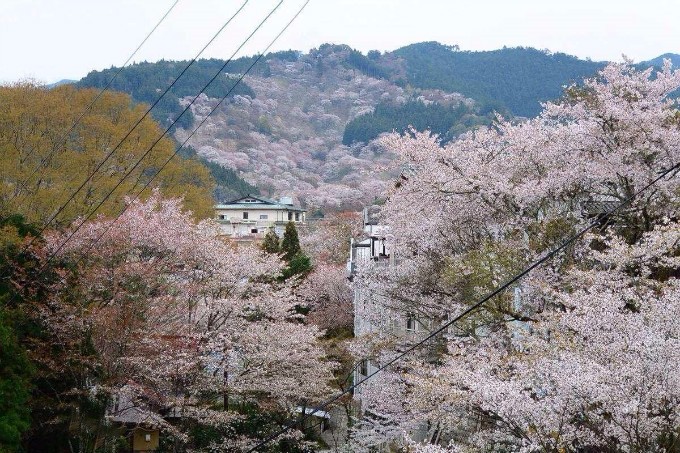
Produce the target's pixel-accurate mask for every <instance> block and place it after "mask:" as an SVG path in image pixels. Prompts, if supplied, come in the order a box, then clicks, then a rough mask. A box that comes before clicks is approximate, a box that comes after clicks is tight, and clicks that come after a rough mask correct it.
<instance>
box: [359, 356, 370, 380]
mask: <svg viewBox="0 0 680 453" xmlns="http://www.w3.org/2000/svg"><path fill="white" fill-rule="evenodd" d="M359 374H361V375H362V376H368V360H365V359H364V360H362V361H361V362H359Z"/></svg>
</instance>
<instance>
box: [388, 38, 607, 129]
mask: <svg viewBox="0 0 680 453" xmlns="http://www.w3.org/2000/svg"><path fill="white" fill-rule="evenodd" d="M392 55H394V56H396V57H400V58H403V59H404V61H405V62H406V66H407V74H408V83H409V84H410V85H411V86H413V87H417V88H439V89H442V90H445V91H450V92H458V93H461V94H463V95H465V96H467V97H471V98H473V99H475V100H476V101H479V102H482V103H487V102H490V101H492V100H495V101H499V102H500V105H502V106H505V107H507V108H508V109H510V111H511V112H512V113H513V114H515V115H521V116H527V117H532V116H535V115H537V114H538V113H539V112H540V110H541V106H540V104H539V102H543V101H547V100H551V99H556V98H558V97H559V96H560V94H561V92H562V86H563V85H565V84H568V83H570V82H573V81H577V80H581V79H582V78H583V77H588V76H592V75H594V74H595V72H596V71H597V70H598V69H600V68H602V67H603V63H599V62H592V61H588V60H579V59H578V58H576V57H573V56H571V55H566V54H563V53H554V54H550V53H547V52H544V51H540V50H537V49H532V48H523V47H516V48H503V49H499V50H493V51H484V52H461V51H459V50H458V49H457V48H456V47H450V46H444V45H442V44H439V43H437V42H423V43H419V44H412V45H409V46H406V47H402V48H401V49H397V50H396V51H394V52H393V53H392Z"/></svg>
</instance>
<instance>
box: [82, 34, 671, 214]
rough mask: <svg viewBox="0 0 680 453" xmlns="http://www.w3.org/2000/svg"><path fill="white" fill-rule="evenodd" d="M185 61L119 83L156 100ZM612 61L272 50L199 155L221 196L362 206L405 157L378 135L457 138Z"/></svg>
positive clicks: (238, 65)
mask: <svg viewBox="0 0 680 453" xmlns="http://www.w3.org/2000/svg"><path fill="white" fill-rule="evenodd" d="M662 57H663V56H661V57H659V58H658V59H653V60H650V61H649V62H646V63H644V64H647V65H651V64H654V63H656V62H657V60H658V61H661V60H660V59H661V58H662ZM253 58H254V57H244V58H240V59H236V60H234V61H233V62H231V63H230V64H229V65H228V66H227V68H226V71H227V73H226V74H224V77H220V78H219V79H218V80H217V82H218V83H216V84H212V85H211V86H210V88H209V90H207V91H206V92H205V93H204V94H202V95H201V96H199V98H198V99H197V101H196V103H195V104H194V105H193V106H192V108H191V115H185V117H183V118H182V121H180V122H179V123H178V126H179V127H177V128H176V129H175V130H174V131H173V133H174V135H175V138H176V139H177V140H179V141H181V140H183V139H184V138H186V137H187V136H188V133H189V131H190V130H191V129H192V128H193V127H194V126H195V124H196V122H197V121H199V120H202V119H203V118H205V115H206V114H207V113H208V112H209V111H210V110H211V108H212V107H213V106H214V105H215V102H216V98H218V97H221V96H223V95H224V94H225V93H226V92H227V91H228V89H229V88H230V87H231V86H232V85H231V84H232V83H233V81H234V80H235V78H236V77H237V76H238V75H239V74H240V73H242V72H243V71H244V70H245V69H246V68H247V67H249V66H250V64H251V63H252V62H253ZM223 63H224V62H223V61H222V60H216V59H211V60H199V61H198V62H197V64H196V67H195V68H193V69H192V70H191V71H190V72H188V74H191V75H190V77H183V78H182V79H181V80H180V83H179V84H178V85H177V86H176V88H175V89H173V91H172V92H171V95H170V96H169V97H168V98H167V99H164V100H163V101H162V102H161V103H160V104H159V107H160V108H157V109H154V110H153V111H152V114H154V116H155V117H156V119H157V120H159V121H160V122H162V123H164V124H168V122H169V121H171V120H172V119H173V118H174V117H176V115H177V114H178V113H179V112H180V111H181V110H182V108H183V106H185V105H187V103H188V101H189V100H190V99H192V98H193V96H195V93H197V92H198V90H199V88H200V87H201V86H202V85H203V84H204V83H205V81H207V80H209V79H210V77H212V74H214V72H215V71H216V70H217V69H219V68H220V67H221V65H222V64H223ZM185 64H186V62H181V61H180V62H173V61H160V62H157V63H141V64H136V65H132V66H130V67H128V68H124V69H123V70H122V71H121V75H120V80H117V81H116V83H115V84H114V88H116V89H119V90H122V91H125V92H127V93H129V94H130V95H131V96H132V97H133V99H134V100H136V101H138V102H145V103H150V102H151V101H152V100H154V99H155V98H156V97H157V96H158V94H160V93H161V92H162V90H164V89H165V88H166V87H167V85H168V84H169V82H170V80H172V78H173V77H174V76H175V73H176V72H177V73H178V72H180V70H181V68H183V67H184V65H185ZM605 64H606V62H593V61H590V60H581V59H579V58H577V57H574V56H570V55H566V54H563V53H552V52H548V51H542V50H537V49H533V48H521V47H518V48H503V49H499V50H494V51H484V52H468V51H461V50H460V49H458V47H456V46H446V45H442V44H439V43H436V42H424V43H417V44H411V45H408V46H405V47H402V48H400V49H397V50H395V51H393V52H386V53H381V52H378V51H370V52H367V53H366V54H363V53H362V52H359V51H357V50H354V49H352V48H351V47H349V46H346V45H336V44H323V45H321V46H319V48H317V49H312V50H310V51H309V52H307V53H303V52H299V51H294V50H290V51H285V52H275V53H270V54H268V55H265V57H264V58H262V59H261V60H260V62H258V63H257V65H256V66H255V67H254V68H253V71H251V72H250V73H249V74H248V75H247V76H246V77H245V79H244V80H243V82H242V84H241V85H240V86H239V87H238V89H237V90H235V91H234V92H233V93H232V95H231V96H230V97H229V99H227V100H226V102H224V103H223V104H222V105H221V106H220V107H219V109H218V110H217V111H216V112H215V114H214V115H212V116H210V117H209V118H207V120H206V123H205V125H204V127H202V128H201V129H200V130H199V131H198V132H197V133H196V134H195V136H194V137H193V138H192V139H191V141H190V142H189V144H190V145H191V148H192V150H191V151H190V155H192V156H193V155H194V151H193V150H195V155H197V156H198V157H200V158H201V159H203V160H206V161H208V162H210V163H211V164H210V168H211V171H212V172H213V175H214V176H215V177H216V179H218V183H219V184H220V185H221V186H222V187H221V189H220V191H218V195H217V196H218V198H219V199H223V198H225V197H226V196H227V194H231V193H235V192H242V191H244V190H247V191H250V192H255V191H256V190H258V189H259V191H260V193H261V194H262V195H263V196H268V197H274V196H293V197H294V198H295V201H296V203H299V204H301V205H303V206H305V207H308V208H310V209H316V208H321V209H324V210H325V209H358V208H359V207H361V206H363V205H365V204H367V203H371V202H373V201H374V200H375V198H376V197H378V196H381V194H382V193H383V190H384V189H385V187H386V186H387V185H388V184H389V183H390V182H389V181H390V178H392V177H393V176H394V173H393V172H392V171H393V169H390V166H391V165H394V156H391V155H389V153H387V152H386V150H385V149H383V147H382V146H381V144H380V142H379V141H377V140H375V139H376V138H377V137H379V136H380V134H382V133H384V132H390V131H392V130H396V131H398V132H403V131H404V130H405V129H406V128H407V127H408V126H413V127H415V128H416V129H417V130H421V131H422V130H430V131H432V132H436V133H437V134H438V135H439V137H440V138H441V139H442V140H452V139H455V137H456V136H457V135H459V134H461V133H463V132H465V131H467V130H470V129H474V128H475V127H478V126H479V125H483V124H489V122H490V121H491V119H492V118H493V116H494V113H495V112H499V113H501V114H502V115H504V116H506V117H532V116H534V115H536V114H537V113H539V112H540V110H541V102H544V101H548V100H553V99H557V98H559V97H560V96H561V95H562V92H563V88H564V86H566V85H569V84H571V83H579V82H580V81H582V80H583V78H585V77H591V76H593V75H595V74H596V72H597V70H598V69H600V68H602V67H603V66H604V65H605ZM644 64H643V65H644ZM655 65H656V64H655ZM114 71H117V69H116V68H111V69H109V70H106V71H101V72H97V71H93V72H91V73H90V74H88V76H87V77H85V78H83V79H82V80H81V81H80V82H78V85H79V86H82V87H102V86H104V84H105V83H106V82H107V81H108V80H109V79H110V77H111V76H112V75H113V73H114ZM397 174H398V173H397ZM239 178H243V179H244V180H245V181H247V182H244V181H243V180H241V179H239ZM256 188H257V189H256Z"/></svg>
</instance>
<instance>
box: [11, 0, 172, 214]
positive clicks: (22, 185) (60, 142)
mask: <svg viewBox="0 0 680 453" xmlns="http://www.w3.org/2000/svg"><path fill="white" fill-rule="evenodd" d="M179 1H180V0H175V2H174V3H173V4H172V6H170V8H169V9H168V10H167V11H166V12H165V14H164V15H163V17H161V19H160V20H159V21H158V22H157V23H156V25H155V26H154V27H153V28H152V29H151V31H150V32H149V33H148V34H147V35H146V37H145V38H144V40H143V41H142V42H141V43H140V44H139V45H138V46H137V48H136V49H135V50H134V52H132V54H130V56H129V57H128V59H127V60H125V63H123V64H122V65H121V67H120V68H119V69H118V71H116V73H115V74H114V75H113V77H111V79H110V80H109V81H108V83H107V84H106V85H105V86H104V88H102V89H101V90H100V91H99V93H97V95H96V96H95V97H94V99H93V100H92V101H91V102H90V104H89V105H88V106H87V107H85V110H83V111H82V112H81V113H80V115H79V116H78V117H77V118H76V120H75V122H74V123H73V124H72V125H71V127H70V128H69V129H68V130H67V131H66V133H65V134H64V135H62V137H61V138H60V139H59V140H57V144H56V145H55V146H53V147H52V151H50V152H49V153H48V155H47V156H45V157H43V158H42V159H40V163H39V164H38V166H37V167H36V168H35V169H34V170H33V171H32V172H31V174H30V175H28V177H27V178H26V179H25V180H24V181H22V182H20V183H19V184H18V190H15V191H14V194H13V195H12V196H11V197H10V199H9V200H7V202H6V204H9V203H11V202H12V201H13V200H14V199H15V198H16V197H17V196H18V195H19V194H20V193H21V190H25V189H26V187H27V186H28V182H29V181H30V180H31V179H32V178H33V176H35V174H36V173H37V172H38V170H40V168H42V167H43V166H44V165H45V163H47V162H48V161H49V160H50V159H51V158H52V156H54V153H55V152H56V151H57V150H58V149H60V148H62V147H63V146H64V145H65V144H66V140H67V139H68V137H69V136H70V135H71V132H73V130H74V129H75V127H76V126H77V125H78V124H79V123H80V122H81V121H82V120H83V118H84V117H85V115H86V114H87V113H88V112H89V111H90V110H92V107H94V105H95V104H96V103H97V101H98V100H99V98H101V97H102V95H103V94H104V92H105V91H106V90H108V89H109V87H111V84H112V83H113V82H114V80H116V78H117V77H118V76H119V75H120V73H121V72H122V71H123V69H124V68H125V67H126V66H127V65H128V63H130V61H131V60H132V59H133V58H134V56H135V55H137V52H139V50H140V49H141V48H142V46H143V45H144V44H146V42H147V41H148V40H149V38H150V37H151V35H152V34H153V33H154V32H155V31H156V29H157V28H158V27H159V26H160V25H161V24H162V23H163V22H164V21H165V19H166V18H167V17H168V16H169V15H170V13H171V12H172V10H173V9H175V6H177V4H178V3H179ZM36 148H37V146H34V147H32V148H31V149H30V150H29V151H28V152H27V153H26V155H25V156H24V157H23V159H28V158H29V157H30V156H31V154H33V152H34V151H35V150H36Z"/></svg>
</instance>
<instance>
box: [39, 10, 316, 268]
mask: <svg viewBox="0 0 680 453" xmlns="http://www.w3.org/2000/svg"><path fill="white" fill-rule="evenodd" d="M307 1H308V2H309V0H307ZM282 3H283V0H279V2H278V3H277V4H276V6H275V7H274V8H273V9H272V10H271V11H270V12H269V14H267V16H266V17H265V18H264V19H263V20H262V22H260V23H259V24H258V26H257V27H256V28H255V30H253V32H252V33H250V35H248V37H247V38H246V39H245V41H243V42H242V43H241V45H240V46H239V48H238V49H236V50H235V51H234V53H233V54H232V55H231V57H229V59H228V60H227V61H226V62H225V63H224V64H223V65H222V67H221V68H220V69H219V70H218V71H217V72H216V73H215V75H214V76H213V77H212V78H211V79H210V80H209V81H208V83H207V84H205V86H204V87H203V88H202V89H201V91H199V92H198V94H197V95H196V96H195V97H194V98H193V99H192V100H191V102H190V103H189V104H188V105H187V106H186V107H185V108H184V110H182V113H180V114H179V115H178V116H177V118H175V120H174V121H173V122H172V123H171V124H170V125H169V126H168V127H167V128H166V129H165V131H164V132H163V133H162V134H161V135H160V136H159V137H158V138H157V139H156V141H154V142H153V144H152V145H151V146H150V147H149V149H147V150H146V152H145V153H144V154H143V155H142V157H140V158H139V159H138V160H137V162H136V163H135V164H134V165H133V166H132V168H130V170H128V172H127V173H126V174H125V175H124V176H123V177H122V178H121V179H120V181H118V183H117V184H116V185H115V186H114V187H113V189H111V190H110V191H109V192H108V193H107V194H106V196H105V197H104V198H103V199H102V200H101V201H100V202H99V203H98V204H97V206H95V208H94V209H93V210H92V211H90V213H89V214H88V215H87V216H85V218H83V219H82V220H81V222H80V223H79V224H78V226H77V227H76V228H75V229H73V230H72V231H71V232H70V233H69V235H68V236H67V237H66V239H65V240H64V241H63V242H62V243H61V244H60V245H59V247H57V248H56V249H55V250H54V251H53V252H52V254H51V255H50V257H49V258H48V261H47V262H49V260H50V259H51V258H53V257H54V256H55V255H56V254H57V253H59V251H60V250H61V249H62V248H63V247H64V246H65V245H66V243H67V242H68V241H69V240H70V239H71V238H72V237H73V236H74V235H75V234H76V233H77V232H78V230H80V228H81V227H82V226H83V225H84V224H85V222H87V221H88V220H89V219H90V218H91V217H92V216H93V215H94V213H95V212H97V209H99V208H100V207H101V206H102V205H103V204H104V203H105V202H106V201H107V200H108V199H109V197H111V195H112V194H113V193H114V192H115V191H116V190H117V189H118V187H120V185H121V184H122V183H123V181H125V179H127V178H128V176H130V175H131V174H132V172H133V171H134V170H135V169H136V168H137V167H138V166H139V164H141V162H142V161H143V160H144V159H145V158H146V156H148V155H149V154H150V153H151V151H152V150H153V148H154V147H155V146H156V145H157V144H158V142H160V141H161V140H162V139H163V137H165V135H166V134H167V133H168V132H169V131H170V130H171V129H172V127H173V126H174V125H175V123H176V122H177V121H179V119H180V118H181V117H182V115H183V114H184V113H186V112H187V111H188V110H189V109H190V108H191V106H192V105H193V104H194V102H196V100H197V99H198V96H199V95H200V94H201V93H202V92H203V91H204V90H205V89H206V88H208V86H209V85H210V84H211V83H212V82H213V81H214V80H215V79H216V78H217V77H219V76H220V75H221V74H222V71H224V69H225V68H226V66H227V65H228V64H229V63H230V62H231V61H232V60H233V58H234V56H236V54H237V53H238V52H239V51H240V50H241V48H242V47H243V46H245V44H246V43H247V42H248V41H249V40H250V38H252V37H253V35H255V33H257V31H258V30H259V29H260V28H261V27H262V26H263V25H264V24H265V22H267V20H269V18H270V17H271V16H272V14H274V12H276V10H277V9H278V8H279V6H281V4H282ZM298 14H299V13H298ZM296 17H297V16H296ZM288 25H290V23H289V24H288ZM288 25H286V28H287V27H288ZM284 30H285V28H284ZM281 34H283V31H282V32H281V33H279V34H278V35H277V37H276V39H278V37H279V36H281ZM276 39H275V40H276ZM273 43H274V41H272V42H271V43H270V45H269V46H268V47H267V49H269V47H270V46H271V45H272V44H273ZM261 58H262V54H260V55H259V56H258V57H257V58H256V59H255V61H254V62H253V64H251V65H250V67H248V69H247V70H246V72H244V73H243V74H242V75H241V76H240V77H239V79H238V80H237V81H236V83H234V85H233V86H232V87H231V88H230V89H229V91H228V92H227V94H226V95H225V96H224V97H223V98H222V99H221V100H220V104H221V103H222V102H223V101H224V100H225V99H226V98H227V96H229V94H230V93H231V92H232V91H233V90H234V89H235V88H236V86H237V85H238V83H239V82H241V80H243V78H244V77H245V76H246V74H247V73H248V71H250V70H251V69H252V68H253V67H254V66H255V64H257V62H258V61H260V59H261ZM218 106H219V104H218ZM215 109H216V107H215V108H214V109H213V110H211V112H210V113H212V112H214V111H215ZM206 119H207V116H206V118H205V119H204V120H203V121H202V122H201V123H200V125H199V126H198V127H200V126H201V125H202V124H203V123H204V122H205V120H206ZM197 129H198V128H196V129H195V130H194V133H195V132H196V130H197ZM192 135H193V133H192V134H191V135H190V136H189V138H191V136H192ZM187 140H188V138H187ZM184 143H186V140H185V142H184ZM178 151H179V148H177V150H175V152H174V153H173V154H172V155H171V156H170V158H169V159H168V160H167V161H166V162H165V163H164V164H163V166H162V167H161V168H160V170H158V171H157V172H156V174H154V175H153V176H152V177H151V178H150V179H149V181H148V182H147V183H146V185H145V186H144V187H143V188H142V190H141V191H140V192H139V193H138V194H137V195H136V196H135V198H137V197H138V196H139V195H140V194H141V193H142V192H143V191H144V190H145V189H146V188H147V187H148V186H149V185H150V184H151V182H152V181H153V180H154V179H155V178H156V176H157V175H158V174H159V173H160V172H161V170H163V169H164V168H165V166H166V165H167V164H168V163H169V162H170V161H171V160H172V158H173V157H174V156H175V155H176V154H177V152H178ZM128 206H129V205H128ZM126 210H127V206H126V207H125V208H124V209H123V211H122V212H121V213H120V214H118V216H116V218H115V219H114V221H113V222H115V221H116V220H117V219H118V218H119V217H120V216H121V215H122V214H123V213H124V212H125V211H126ZM113 222H112V224H113ZM106 231H108V229H107V230H105V231H104V232H106ZM101 237H102V236H101V235H100V236H99V237H98V238H97V239H96V240H95V241H94V242H95V243H96V241H97V240H99V238H101ZM92 245H94V243H93V244H92ZM88 250H89V248H88Z"/></svg>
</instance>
